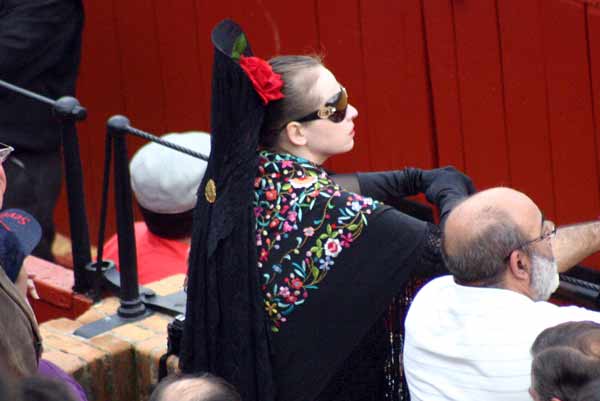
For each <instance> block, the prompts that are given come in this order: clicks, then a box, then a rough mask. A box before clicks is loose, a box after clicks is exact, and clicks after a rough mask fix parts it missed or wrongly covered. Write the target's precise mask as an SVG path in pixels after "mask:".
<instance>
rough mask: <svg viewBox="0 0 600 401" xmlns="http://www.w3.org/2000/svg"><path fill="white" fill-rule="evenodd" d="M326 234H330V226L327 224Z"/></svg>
mask: <svg viewBox="0 0 600 401" xmlns="http://www.w3.org/2000/svg"><path fill="white" fill-rule="evenodd" d="M327 234H331V224H327Z"/></svg>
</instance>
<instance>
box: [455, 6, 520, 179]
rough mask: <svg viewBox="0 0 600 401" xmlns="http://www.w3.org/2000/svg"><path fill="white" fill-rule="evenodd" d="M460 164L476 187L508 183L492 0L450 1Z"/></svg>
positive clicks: (500, 80) (498, 59) (498, 50)
mask: <svg viewBox="0 0 600 401" xmlns="http://www.w3.org/2000/svg"><path fill="white" fill-rule="evenodd" d="M452 4H453V7H454V22H455V31H456V51H457V64H458V81H459V87H460V89H459V90H460V96H461V105H462V127H463V141H464V152H465V169H466V171H467V172H468V174H469V175H470V176H471V177H472V178H473V180H474V181H475V183H476V185H477V186H478V188H480V189H481V188H485V187H489V186H497V185H503V184H505V185H506V184H509V183H510V171H509V165H508V160H507V150H508V149H507V143H506V134H505V125H504V103H503V86H502V73H501V60H500V49H499V34H498V19H497V13H496V6H495V1H494V0H470V1H461V2H452Z"/></svg>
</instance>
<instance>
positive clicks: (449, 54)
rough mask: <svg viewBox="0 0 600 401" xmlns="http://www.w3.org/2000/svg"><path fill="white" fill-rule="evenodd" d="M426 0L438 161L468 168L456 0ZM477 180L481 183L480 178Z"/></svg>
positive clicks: (425, 11)
mask: <svg viewBox="0 0 600 401" xmlns="http://www.w3.org/2000/svg"><path fill="white" fill-rule="evenodd" d="M422 1H423V16H424V20H425V34H426V35H425V36H426V42H427V56H428V60H429V65H428V68H429V74H430V80H431V97H432V103H433V116H434V120H435V124H434V126H435V142H436V144H437V153H438V160H437V164H438V165H440V166H445V165H454V166H456V167H457V168H459V169H460V170H465V161H464V157H465V155H464V144H463V141H464V139H463V132H462V106H461V99H460V85H459V82H458V63H457V60H456V34H455V30H454V17H453V12H452V5H451V4H452V3H451V2H450V1H448V0H422ZM466 172H467V173H469V172H468V171H466ZM475 184H476V185H477V182H476V183H475Z"/></svg>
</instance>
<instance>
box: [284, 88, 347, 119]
mask: <svg viewBox="0 0 600 401" xmlns="http://www.w3.org/2000/svg"><path fill="white" fill-rule="evenodd" d="M347 109H348V92H347V91H346V88H344V87H343V86H340V91H339V92H338V93H337V94H336V95H335V96H334V97H332V98H331V99H329V100H328V101H327V102H325V105H324V106H321V107H320V108H319V110H317V111H315V112H312V113H310V114H307V115H305V116H304V117H302V118H298V119H296V120H294V121H297V122H299V123H303V122H306V121H312V120H318V119H323V120H324V119H326V118H327V119H329V121H332V122H334V123H339V122H342V121H344V119H345V118H346V110H347Z"/></svg>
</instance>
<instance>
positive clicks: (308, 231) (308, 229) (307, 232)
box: [302, 227, 315, 237]
mask: <svg viewBox="0 0 600 401" xmlns="http://www.w3.org/2000/svg"><path fill="white" fill-rule="evenodd" d="M302 231H303V232H304V235H306V236H307V237H312V236H313V235H315V229H314V228H312V227H306V228H305V229H304V230H302Z"/></svg>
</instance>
